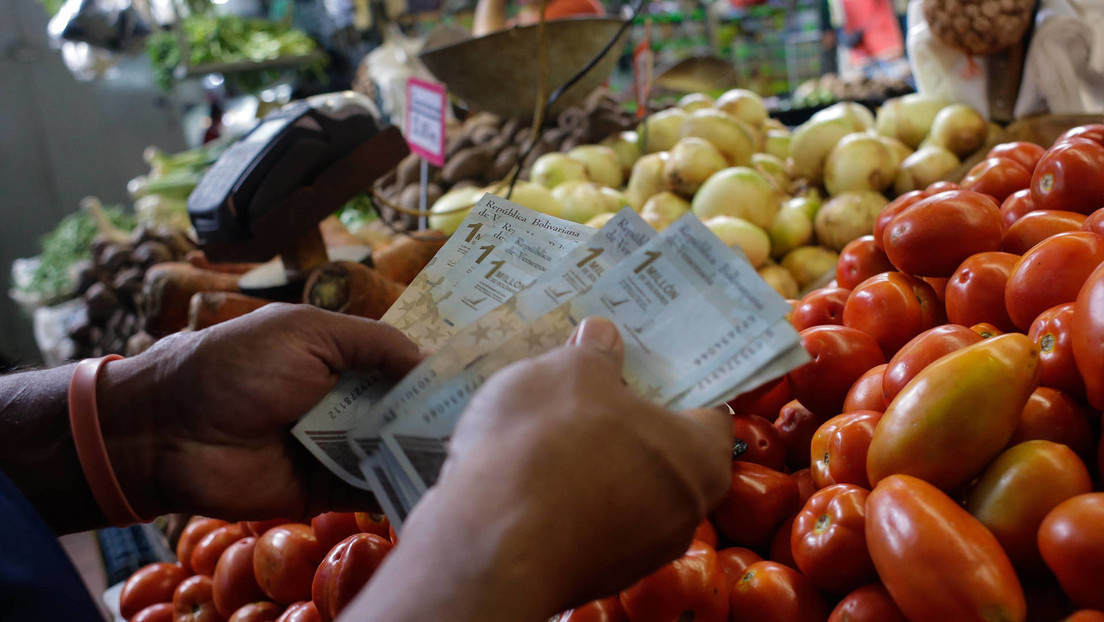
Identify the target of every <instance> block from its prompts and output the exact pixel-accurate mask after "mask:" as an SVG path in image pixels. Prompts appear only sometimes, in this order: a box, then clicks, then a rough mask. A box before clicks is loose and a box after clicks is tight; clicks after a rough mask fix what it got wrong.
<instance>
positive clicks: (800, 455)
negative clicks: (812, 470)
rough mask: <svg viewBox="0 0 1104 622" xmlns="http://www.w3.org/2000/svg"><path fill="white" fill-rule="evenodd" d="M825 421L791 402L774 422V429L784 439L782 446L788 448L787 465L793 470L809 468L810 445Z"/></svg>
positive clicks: (798, 403)
mask: <svg viewBox="0 0 1104 622" xmlns="http://www.w3.org/2000/svg"><path fill="white" fill-rule="evenodd" d="M825 420H826V419H825V418H824V417H821V416H820V415H815V414H813V412H812V411H811V410H809V409H808V408H805V407H804V406H802V405H801V402H799V401H797V400H791V401H790V402H789V403H788V404H786V405H785V406H783V407H782V410H781V411H780V412H779V413H778V418H777V419H775V420H774V427H775V428H776V429H777V430H778V435H779V436H780V437H781V438H782V446H783V447H785V448H786V464H787V465H789V467H790V469H791V470H794V469H803V468H805V467H807V466H809V443H810V442H811V441H812V440H813V434H816V431H817V428H819V427H820V424H822V423H824V421H825Z"/></svg>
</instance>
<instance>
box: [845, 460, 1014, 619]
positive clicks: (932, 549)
mask: <svg viewBox="0 0 1104 622" xmlns="http://www.w3.org/2000/svg"><path fill="white" fill-rule="evenodd" d="M866 545H867V547H868V548H869V550H870V557H871V559H873V560H874V567H875V568H876V569H877V570H878V576H879V577H880V578H881V579H882V583H884V584H885V587H886V589H887V590H888V591H889V593H890V595H891V596H892V597H893V601H894V602H895V603H897V606H899V607H900V608H901V611H903V612H904V613H905V615H906V616H907V617H908V619H910V620H1023V619H1024V617H1025V616H1026V615H1027V612H1026V609H1027V605H1026V603H1025V602H1024V593H1023V589H1022V588H1021V587H1020V582H1019V579H1017V578H1016V572H1015V570H1013V568H1012V562H1010V561H1008V556H1007V555H1005V554H1004V551H1002V550H1001V548H1000V544H999V543H998V542H997V539H996V538H994V537H993V534H991V533H989V531H988V530H987V529H986V528H985V527H984V526H983V525H982V524H981V523H980V522H978V520H977V519H975V518H974V517H973V516H970V514H969V513H967V512H966V510H964V509H962V508H961V507H960V506H959V505H958V504H957V503H955V502H954V500H953V499H951V498H950V497H948V496H947V495H946V494H945V493H943V492H942V491H941V490H939V489H938V488H936V487H935V486H932V485H931V484H929V483H927V482H925V481H923V480H921V479H918V478H915V477H911V476H909V475H891V476H889V477H887V478H885V479H883V480H881V481H880V482H878V486H877V488H875V489H874V491H873V492H871V493H870V496H869V497H868V498H867V500H866ZM981 568H984V569H985V571H984V572H979V569H981Z"/></svg>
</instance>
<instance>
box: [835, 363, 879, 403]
mask: <svg viewBox="0 0 1104 622" xmlns="http://www.w3.org/2000/svg"><path fill="white" fill-rule="evenodd" d="M888 366H889V365H888V364H887V363H883V364H881V365H876V366H874V367H871V368H870V369H868V370H866V373H865V374H863V375H861V376H859V379H858V380H856V381H855V384H853V385H851V390H849V391H848V392H847V398H846V399H844V400H843V412H845V413H849V412H852V411H856V410H873V411H876V412H885V407H886V401H885V395H884V391H883V389H882V374H884V373H885V368H886V367H888Z"/></svg>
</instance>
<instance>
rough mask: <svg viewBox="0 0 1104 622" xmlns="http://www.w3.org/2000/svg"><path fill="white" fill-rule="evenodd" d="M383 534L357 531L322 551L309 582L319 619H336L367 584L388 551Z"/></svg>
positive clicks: (390, 546)
mask: <svg viewBox="0 0 1104 622" xmlns="http://www.w3.org/2000/svg"><path fill="white" fill-rule="evenodd" d="M392 547H393V545H392V544H391V542H390V541H388V540H387V539H386V538H382V537H380V536H377V535H376V534H372V533H358V534H355V535H352V536H349V537H348V538H345V539H344V540H342V541H341V542H339V543H338V544H337V546H335V547H333V549H332V550H331V551H330V552H329V553H327V554H326V557H325V559H323V560H322V563H321V564H319V565H318V571H317V572H315V574H314V580H313V582H312V583H311V590H310V591H311V596H312V597H313V599H314V605H315V607H317V608H318V613H319V615H320V616H321V617H322V620H323V622H329V621H331V620H335V619H337V616H339V615H341V611H342V610H343V609H345V607H346V605H348V604H349V602H351V601H352V600H353V598H354V597H355V596H356V595H357V593H358V592H360V589H361V588H362V587H364V586H365V585H367V584H368V580H369V579H371V578H372V575H373V574H375V572H376V569H377V568H379V565H380V564H381V563H382V562H383V559H384V558H385V557H387V554H388V553H390V552H391V548H392Z"/></svg>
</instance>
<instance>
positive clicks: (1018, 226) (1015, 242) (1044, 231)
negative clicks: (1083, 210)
mask: <svg viewBox="0 0 1104 622" xmlns="http://www.w3.org/2000/svg"><path fill="white" fill-rule="evenodd" d="M1084 222H1085V215H1084V214H1078V213H1077V212H1058V211H1047V210H1038V211H1034V212H1028V213H1026V214H1024V215H1023V217H1022V218H1020V219H1019V220H1017V221H1016V222H1015V223H1014V224H1013V225H1012V226H1011V227H1009V228H1008V230H1007V231H1005V232H1004V238H1003V239H1002V240H1001V247H1002V248H1003V249H1004V250H1005V252H1009V253H1015V254H1016V255H1022V254H1024V253H1026V252H1027V251H1029V250H1031V247H1033V246H1035V245H1036V244H1038V243H1039V242H1042V241H1043V240H1045V239H1047V238H1049V237H1050V236H1052V235H1057V234H1059V233H1065V232H1067V231H1081V225H1082V223H1084Z"/></svg>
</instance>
